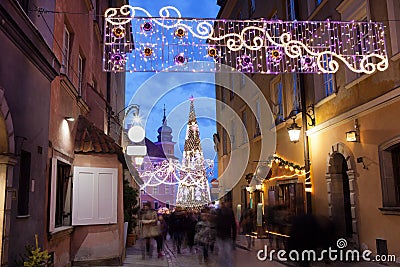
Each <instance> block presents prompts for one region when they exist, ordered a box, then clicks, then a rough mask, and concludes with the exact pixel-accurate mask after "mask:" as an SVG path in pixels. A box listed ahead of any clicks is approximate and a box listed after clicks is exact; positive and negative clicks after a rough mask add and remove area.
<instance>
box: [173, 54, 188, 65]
mask: <svg viewBox="0 0 400 267" xmlns="http://www.w3.org/2000/svg"><path fill="white" fill-rule="evenodd" d="M186 61H187V59H186V58H185V56H184V55H183V54H179V55H177V56H176V57H175V64H177V65H183V64H185V63H186Z"/></svg>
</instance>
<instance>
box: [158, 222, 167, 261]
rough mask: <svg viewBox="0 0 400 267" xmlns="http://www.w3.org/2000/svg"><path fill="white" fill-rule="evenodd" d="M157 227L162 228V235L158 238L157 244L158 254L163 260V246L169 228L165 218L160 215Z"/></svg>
mask: <svg viewBox="0 0 400 267" xmlns="http://www.w3.org/2000/svg"><path fill="white" fill-rule="evenodd" d="M157 225H158V227H159V228H160V235H159V236H156V238H155V239H156V242H157V253H158V257H159V258H161V257H162V256H163V255H162V250H163V244H164V240H165V238H166V236H167V231H168V226H167V223H166V222H165V220H164V217H163V216H162V215H161V214H160V215H158V221H157Z"/></svg>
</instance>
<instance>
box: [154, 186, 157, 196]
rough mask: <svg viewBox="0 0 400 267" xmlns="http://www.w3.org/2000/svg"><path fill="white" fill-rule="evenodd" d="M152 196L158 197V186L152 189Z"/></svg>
mask: <svg viewBox="0 0 400 267" xmlns="http://www.w3.org/2000/svg"><path fill="white" fill-rule="evenodd" d="M153 195H158V186H155V187H153Z"/></svg>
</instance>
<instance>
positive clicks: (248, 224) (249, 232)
mask: <svg viewBox="0 0 400 267" xmlns="http://www.w3.org/2000/svg"><path fill="white" fill-rule="evenodd" d="M254 224H255V214H254V210H253V209H246V210H245V211H244V213H243V216H242V217H241V218H240V226H241V227H242V230H243V234H245V235H246V239H247V248H248V249H250V247H251V245H253V247H254V245H255V237H254V236H253V232H254V231H255V227H254Z"/></svg>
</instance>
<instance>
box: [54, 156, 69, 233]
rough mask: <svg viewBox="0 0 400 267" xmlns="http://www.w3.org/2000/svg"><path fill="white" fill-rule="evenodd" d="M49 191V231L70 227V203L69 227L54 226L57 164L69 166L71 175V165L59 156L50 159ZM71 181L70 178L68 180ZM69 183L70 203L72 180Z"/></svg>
mask: <svg viewBox="0 0 400 267" xmlns="http://www.w3.org/2000/svg"><path fill="white" fill-rule="evenodd" d="M50 160H51V181H50V182H51V191H50V214H49V231H50V232H54V231H55V230H57V229H59V228H62V227H69V226H72V204H71V203H70V207H71V215H70V216H71V218H70V223H69V225H64V224H62V225H61V226H56V213H57V212H56V209H57V192H58V191H57V187H58V185H57V182H58V179H57V178H58V177H57V175H58V162H61V163H62V164H65V165H69V166H70V175H71V174H72V173H71V171H72V169H73V168H72V164H71V162H69V161H68V160H66V159H64V158H62V157H59V156H54V157H52V158H51V159H50ZM70 179H71V178H70ZM70 182H71V187H70V188H69V190H70V201H71V202H72V198H73V195H72V180H71V181H70Z"/></svg>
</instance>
